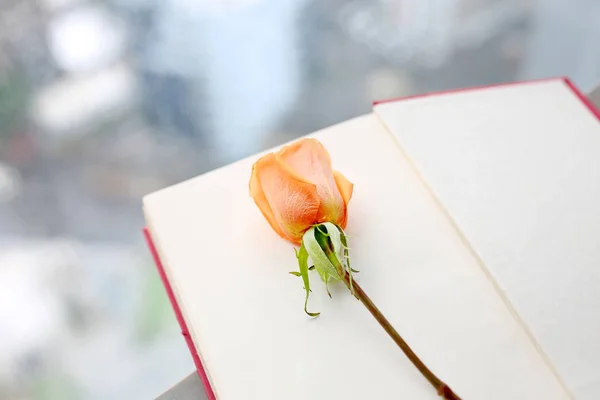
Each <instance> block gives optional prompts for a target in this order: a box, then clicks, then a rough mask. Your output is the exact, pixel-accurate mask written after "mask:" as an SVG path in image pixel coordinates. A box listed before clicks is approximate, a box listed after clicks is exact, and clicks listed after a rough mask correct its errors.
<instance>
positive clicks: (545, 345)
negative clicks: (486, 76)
mask: <svg viewBox="0 0 600 400" xmlns="http://www.w3.org/2000/svg"><path fill="white" fill-rule="evenodd" d="M375 112H376V113H377V114H378V115H379V116H380V118H381V120H382V121H383V122H384V124H385V125H386V126H387V127H388V128H389V130H390V131H391V132H393V134H394V135H395V136H396V137H397V138H398V142H399V144H400V146H401V147H402V148H403V149H404V150H405V152H406V154H407V155H408V158H409V159H410V160H411V161H412V162H413V163H414V166H415V168H416V170H417V171H418V173H419V174H420V175H421V176H422V178H423V180H424V181H426V182H427V184H428V185H429V187H430V189H431V191H432V192H433V193H434V194H435V196H436V197H437V198H438V199H439V202H440V203H441V205H442V207H443V208H445V209H446V210H447V213H448V215H449V216H450V218H451V219H453V220H454V222H455V224H456V226H457V227H458V229H459V230H460V231H461V232H462V233H463V234H464V237H465V238H466V240H467V241H468V243H470V245H471V246H472V248H473V249H474V252H475V253H476V254H477V256H478V257H480V259H481V261H482V262H483V264H484V266H485V268H487V269H488V271H489V273H490V274H491V275H492V276H493V279H494V280H495V281H496V282H497V285H498V287H499V288H500V290H501V291H502V292H503V293H504V295H505V297H506V298H507V299H508V301H509V303H510V304H511V305H512V306H513V307H514V309H515V310H516V312H517V314H518V315H519V316H520V317H521V318H522V320H523V322H524V323H525V325H526V326H527V327H528V329H529V330H530V332H531V334H532V336H533V337H534V339H535V341H537V342H538V344H539V346H540V347H541V349H542V351H543V352H544V353H545V355H546V356H547V358H548V359H549V360H550V363H551V364H552V365H553V366H554V368H555V369H556V371H558V374H559V375H560V376H561V377H562V379H563V380H564V382H565V383H566V385H567V387H568V388H569V389H570V391H571V392H572V393H573V394H574V395H575V397H576V398H577V399H594V400H595V399H599V398H600V245H599V238H600V123H599V122H598V120H597V119H596V118H595V117H594V115H593V114H592V113H591V112H590V110H588V109H587V108H586V107H585V106H584V105H583V103H582V102H581V101H580V100H579V99H578V98H577V97H576V96H575V94H574V93H573V92H572V91H571V90H570V89H569V88H568V86H567V85H566V84H565V83H564V82H563V81H562V80H552V81H545V82H534V83H528V84H523V85H516V86H505V87H498V88H490V89H485V90H478V91H468V92H462V93H457V94H448V95H440V96H433V97H424V98H416V99H408V100H405V101H399V102H393V103H384V104H380V105H378V106H376V107H375Z"/></svg>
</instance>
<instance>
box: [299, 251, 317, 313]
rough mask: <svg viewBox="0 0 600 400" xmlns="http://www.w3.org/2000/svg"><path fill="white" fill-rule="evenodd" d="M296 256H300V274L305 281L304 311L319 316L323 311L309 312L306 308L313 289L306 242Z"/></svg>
mask: <svg viewBox="0 0 600 400" xmlns="http://www.w3.org/2000/svg"><path fill="white" fill-rule="evenodd" d="M294 250H295V249H294ZM296 258H298V267H299V269H300V272H299V273H298V274H299V275H300V276H301V277H302V281H303V282H304V290H305V291H306V297H305V298H304V312H305V313H306V314H308V315H310V316H311V317H317V316H318V315H319V314H321V313H318V312H317V313H313V312H309V311H308V310H307V308H306V307H307V305H308V296H309V295H310V291H311V290H310V282H309V280H308V252H307V251H306V247H304V243H302V245H301V246H300V250H298V251H296ZM294 272H295V271H294ZM293 275H296V274H293Z"/></svg>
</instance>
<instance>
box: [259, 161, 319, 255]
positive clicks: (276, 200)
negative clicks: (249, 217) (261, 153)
mask: <svg viewBox="0 0 600 400" xmlns="http://www.w3.org/2000/svg"><path fill="white" fill-rule="evenodd" d="M255 170H256V174H257V175H258V180H259V182H260V186H261V188H262V193H263V195H264V198H265V199H266V201H267V203H268V205H269V207H270V210H271V212H272V216H273V220H274V221H275V222H276V223H277V225H278V226H279V229H275V228H274V229H275V231H276V232H277V233H279V235H280V236H282V237H283V238H285V239H288V240H290V241H291V242H293V243H296V244H300V243H301V241H302V235H303V234H304V232H305V231H306V230H308V229H309V228H310V227H311V226H312V225H313V224H315V223H316V222H317V212H318V210H319V205H320V200H319V195H318V193H317V188H316V186H315V185H314V184H312V183H310V182H307V181H305V180H303V179H302V178H301V177H300V176H298V175H297V174H295V173H294V171H292V170H290V169H289V168H288V167H287V166H286V165H285V164H282V163H280V162H279V161H278V159H277V158H276V157H275V156H274V155H273V154H269V155H267V156H265V157H263V158H261V159H260V160H259V161H258V162H257V163H256V165H255ZM263 214H264V211H263ZM265 217H267V215H265ZM267 219H269V218H268V217H267ZM269 221H270V220H269ZM272 225H273V224H272ZM282 233H283V234H282Z"/></svg>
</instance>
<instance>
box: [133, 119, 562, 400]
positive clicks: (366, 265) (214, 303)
mask: <svg viewBox="0 0 600 400" xmlns="http://www.w3.org/2000/svg"><path fill="white" fill-rule="evenodd" d="M314 136H316V137H317V138H318V139H320V140H321V141H322V142H323V143H324V144H325V146H326V147H327V148H328V149H329V151H330V153H331V157H332V160H333V164H334V168H336V169H338V170H340V171H342V172H343V173H344V174H345V176H346V177H347V178H348V179H349V180H351V181H352V182H354V184H355V191H354V197H353V199H352V201H351V202H350V206H349V213H350V218H349V222H348V226H347V229H346V231H347V233H348V234H349V235H351V236H352V238H351V242H350V247H351V249H352V250H351V256H352V261H353V267H354V268H357V269H359V270H360V271H361V272H360V273H359V274H357V279H358V281H359V282H360V284H361V285H362V287H363V289H364V290H365V291H366V292H367V293H368V294H369V295H370V296H371V298H372V299H373V301H374V302H375V303H376V304H377V305H378V306H379V307H380V308H381V310H382V311H383V313H384V314H385V315H386V316H387V317H388V318H389V320H390V321H391V322H392V323H393V325H394V326H395V327H396V328H397V329H398V331H399V332H400V333H401V334H402V335H403V337H404V338H405V339H406V340H407V342H408V343H409V344H410V345H411V346H412V348H413V350H414V351H415V352H416V353H417V354H418V355H419V356H420V357H421V358H422V359H423V360H424V361H425V363H426V364H427V365H428V366H429V367H430V368H431V369H432V370H433V371H434V372H435V373H436V374H437V375H438V376H440V377H441V378H442V379H443V380H445V381H447V382H448V383H449V384H450V386H451V387H452V388H453V389H454V390H455V391H456V392H457V393H458V394H459V395H460V396H461V397H462V398H464V399H486V400H493V399H498V400H500V399H502V400H505V399H511V400H518V399H523V400H530V399H545V400H549V399H565V398H568V395H567V394H566V393H565V391H564V389H563V388H562V386H561V385H560V383H559V381H558V380H557V378H556V377H555V375H553V373H552V372H551V370H550V369H549V368H548V367H547V365H546V364H545V363H544V361H543V359H542V358H541V356H540V355H539V353H538V352H537V350H536V349H535V347H534V346H533V345H532V343H531V340H530V338H529V337H528V336H527V335H526V334H525V333H524V331H523V330H522V328H521V327H520V325H519V324H518V323H517V322H516V321H515V319H514V317H513V316H512V315H511V313H510V312H509V310H508V308H507V307H506V305H505V304H504V302H503V300H502V299H501V298H500V296H499V295H498V294H497V292H496V291H495V289H494V287H493V285H492V284H491V282H490V281H489V279H488V278H487V277H486V276H485V274H484V273H483V272H482V270H481V268H480V267H479V265H478V263H477V260H476V258H475V257H473V255H472V254H471V253H470V252H469V250H468V248H467V247H466V246H464V244H463V243H462V241H461V238H460V237H459V235H458V234H457V232H456V230H455V229H454V228H453V226H452V225H451V224H450V223H449V222H448V219H447V218H446V216H445V215H444V213H443V212H442V211H441V210H440V209H439V208H438V206H437V204H436V203H435V201H434V199H433V197H432V196H431V195H430V194H429V193H428V191H427V190H426V188H425V187H424V186H423V185H422V183H421V182H420V180H419V179H418V177H417V176H416V175H415V173H414V171H413V170H412V169H411V166H410V164H409V163H408V161H407V160H406V159H405V158H404V157H403V155H402V153H401V152H400V150H399V148H398V146H397V145H396V143H395V140H394V138H393V137H392V136H391V135H390V134H389V133H388V132H387V131H386V130H385V129H384V128H383V127H382V125H381V124H380V123H379V122H378V120H377V118H376V117H375V116H374V115H369V116H365V117H360V118H357V119H354V120H351V121H349V122H346V123H343V124H340V125H337V126H334V127H332V128H329V129H326V130H324V131H321V132H318V133H316V134H315V135H314ZM257 157H258V156H255V157H251V158H249V159H246V160H243V161H240V162H238V163H236V164H233V165H231V166H228V167H225V168H222V169H219V170H216V171H213V172H210V173H208V174H206V175H204V176H201V177H198V178H196V179H192V180H190V181H187V182H184V183H182V184H179V185H176V186H174V187H171V188H168V189H166V190H163V191H159V192H157V193H154V194H151V195H149V196H147V197H146V198H145V199H144V209H145V214H146V218H147V222H148V226H149V229H150V231H151V234H152V236H153V238H154V241H155V244H156V246H157V248H158V251H159V254H160V256H161V259H162V261H163V264H164V265H165V269H166V272H167V275H168V277H169V280H170V282H171V285H172V287H173V288H174V290H175V293H176V298H177V301H178V304H179V305H180V307H181V309H182V313H183V315H184V318H185V320H186V321H187V325H188V328H189V330H190V332H191V335H192V337H193V340H194V343H195V345H196V348H197V349H198V351H199V355H200V357H201V359H202V361H203V364H204V366H205V367H206V369H207V371H208V376H209V379H210V381H211V383H212V386H213V389H214V391H215V393H216V396H217V397H218V398H219V399H220V400H239V399H260V400H268V399H273V400H281V399H286V400H295V399H297V400H300V399H302V400H305V399H311V400H313V399H316V400H319V399H361V400H362V399H411V400H417V399H436V398H438V397H437V395H436V393H435V391H434V389H433V388H432V387H431V386H430V385H429V383H428V382H427V381H426V380H425V379H424V378H423V377H422V376H421V375H420V373H419V372H418V371H417V370H416V368H415V367H414V366H413V365H412V364H411V363H410V362H409V361H408V359H407V358H406V357H405V356H404V354H403V353H402V352H401V351H400V350H399V349H398V348H396V346H395V344H394V343H393V342H392V340H391V339H390V338H389V337H388V336H387V335H386V334H385V333H384V331H383V330H382V329H381V327H380V326H379V325H378V324H377V322H375V320H374V319H373V318H372V317H371V315H370V314H369V313H368V312H367V311H366V310H365V309H364V307H363V306H362V305H361V303H359V302H358V301H357V300H356V299H354V298H353V297H352V296H351V295H350V293H349V292H348V290H347V289H346V288H345V287H343V286H342V285H341V284H334V285H332V286H333V288H332V295H333V298H332V299H330V298H329V297H328V296H327V295H326V293H325V290H324V285H323V284H321V283H320V281H319V278H318V275H317V274H316V273H311V281H312V282H311V285H312V288H313V293H312V296H311V298H310V302H309V310H312V311H320V312H321V316H320V317H318V318H316V319H310V318H309V317H307V316H306V315H305V314H304V312H303V309H302V308H303V302H304V290H303V285H302V282H301V279H300V278H297V277H294V276H292V275H289V274H288V271H292V270H297V264H296V258H295V255H294V251H293V249H292V245H291V244H289V243H287V242H285V241H284V240H282V239H280V238H279V237H278V236H277V235H276V234H275V233H274V232H273V231H271V228H270V227H269V225H268V224H267V222H266V221H265V220H264V219H263V217H262V215H261V213H260V212H259V211H258V209H257V208H256V206H255V205H254V202H253V201H252V199H251V198H250V197H249V195H248V180H249V176H250V170H251V165H252V163H253V162H254V161H255V160H256V159H257Z"/></svg>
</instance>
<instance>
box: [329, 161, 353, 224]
mask: <svg viewBox="0 0 600 400" xmlns="http://www.w3.org/2000/svg"><path fill="white" fill-rule="evenodd" d="M333 177H334V179H335V183H336V185H337V187H338V190H339V191H340V194H341V195H342V199H344V204H345V206H346V209H345V213H344V217H343V218H342V219H341V221H338V225H339V226H340V227H341V228H342V229H344V228H345V227H346V222H348V203H349V202H350V199H351V198H352V192H353V190H354V184H353V183H352V182H350V181H349V180H348V179H346V177H345V176H344V175H342V174H341V173H340V172H338V171H333Z"/></svg>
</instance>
